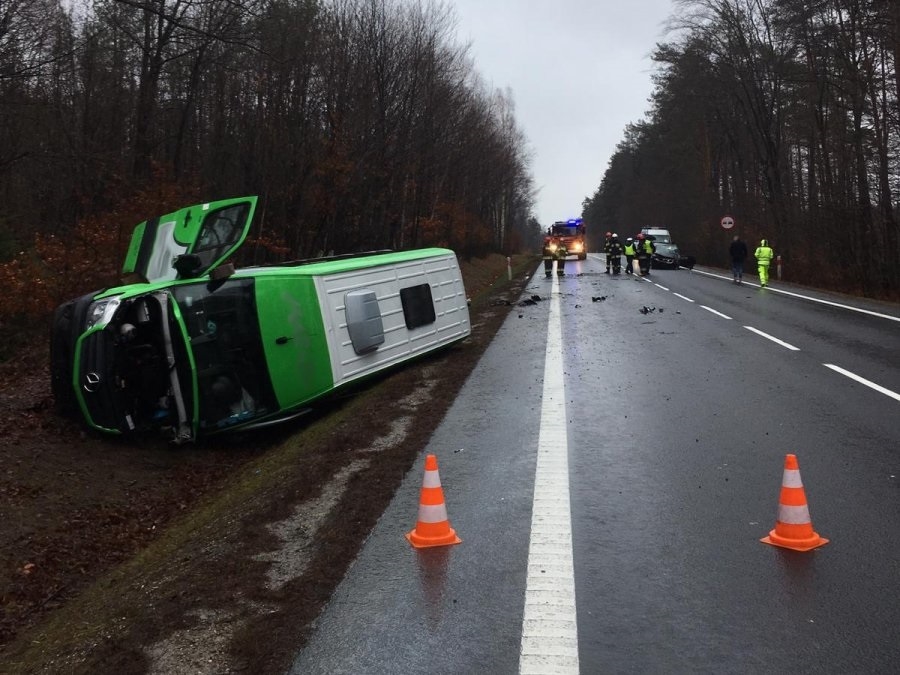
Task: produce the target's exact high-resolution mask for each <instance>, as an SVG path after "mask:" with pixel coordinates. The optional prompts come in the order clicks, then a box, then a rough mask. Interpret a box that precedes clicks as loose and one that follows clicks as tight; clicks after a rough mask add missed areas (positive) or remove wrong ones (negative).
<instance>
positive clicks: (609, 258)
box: [603, 232, 612, 274]
mask: <svg viewBox="0 0 900 675" xmlns="http://www.w3.org/2000/svg"><path fill="white" fill-rule="evenodd" d="M611 242H612V232H607V233H606V241H605V242H603V252H604V253H606V272H605V274H609V266H610V264H611V263H612V253H611V252H610V248H609V247H610V244H611Z"/></svg>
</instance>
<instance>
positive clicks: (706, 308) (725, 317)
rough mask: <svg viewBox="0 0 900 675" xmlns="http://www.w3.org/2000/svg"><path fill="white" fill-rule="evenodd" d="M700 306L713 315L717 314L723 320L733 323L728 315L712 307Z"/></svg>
mask: <svg viewBox="0 0 900 675" xmlns="http://www.w3.org/2000/svg"><path fill="white" fill-rule="evenodd" d="M700 306H701V307H702V308H703V309H705V310H706V311H707V312H712V313H713V314H717V315H718V316H721V317H722V318H723V319H728V320H729V321H731V317H730V316H728V315H727V314H722V312H718V311H716V310H714V309H713V308H712V307H707V306H706V305H700Z"/></svg>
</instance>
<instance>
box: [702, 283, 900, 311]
mask: <svg viewBox="0 0 900 675" xmlns="http://www.w3.org/2000/svg"><path fill="white" fill-rule="evenodd" d="M691 271H692V272H694V271H695V272H697V274H702V275H703V276H707V277H713V278H714V279H725V280H728V281H731V279H730V278H729V277H725V276H722V275H721V274H713V273H712V272H704V271H703V270H691ZM743 285H744V286H754V287H756V288H758V287H759V284H754V283H752V282H748V281H745V282H744V284H743ZM766 289H767V290H768V291H769V292H770V293H781V294H782V295H789V296H791V297H792V298H800V299H801V300H809V301H810V302H818V303H819V304H821V305H830V306H831V307H838V308H840V309H846V310H849V311H851V312H859V313H860V314H868V315H869V316H876V317H878V318H879V319H887V320H888V321H897V322H898V323H900V316H894V315H893V314H884V313H882V312H875V311H872V310H871V309H863V308H861V307H854V306H853V305H844V304H841V303H840V302H832V301H831V300H822V299H820V298H813V297H811V296H809V295H803V294H802V293H794V292H792V291H786V290H784V289H782V288H777V287H775V286H772V285H769V286H766Z"/></svg>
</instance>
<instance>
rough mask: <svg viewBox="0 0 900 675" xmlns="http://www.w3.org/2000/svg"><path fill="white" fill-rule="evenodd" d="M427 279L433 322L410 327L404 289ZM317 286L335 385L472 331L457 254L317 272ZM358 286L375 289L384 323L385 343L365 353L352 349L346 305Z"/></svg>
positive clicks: (423, 282)
mask: <svg viewBox="0 0 900 675" xmlns="http://www.w3.org/2000/svg"><path fill="white" fill-rule="evenodd" d="M426 283H427V284H428V285H429V286H430V287H431V295H432V299H433V301H434V313H435V321H434V322H433V323H430V324H427V325H424V326H419V327H416V328H413V329H409V328H407V327H406V319H405V316H404V312H403V305H402V302H401V298H400V290H401V289H403V288H407V287H410V286H417V285H420V284H426ZM315 285H316V293H317V295H318V299H319V307H320V308H321V310H322V322H323V324H324V326H325V333H326V339H327V342H328V353H329V355H330V358H331V372H332V374H333V378H334V386H335V387H338V386H340V385H342V384H346V383H348V382H351V381H353V380H356V379H358V378H360V377H365V376H367V375H371V374H373V373H375V372H377V371H379V370H383V369H385V368H388V367H390V366H394V365H396V364H398V363H402V362H403V361H405V360H407V359H410V358H413V357H415V356H419V355H421V354H424V353H427V352H429V351H432V350H434V349H437V348H439V347H442V346H445V345H447V344H450V343H452V342H455V341H457V340H460V339H462V338H464V337H466V336H468V335H469V334H470V332H471V326H470V323H469V308H468V303H467V300H466V294H465V289H464V287H463V282H462V276H461V275H460V271H459V265H458V264H457V262H456V256H454V255H439V256H435V257H432V258H425V259H422V260H413V261H408V262H402V263H391V264H388V265H383V266H380V267H370V268H367V269H361V270H353V271H350V272H342V273H339V274H331V275H327V276H318V277H316V280H315ZM360 290H371V291H373V292H374V293H375V295H376V297H377V300H378V306H379V308H380V312H381V320H382V323H383V326H384V342H383V343H382V344H381V345H379V346H378V348H377V349H374V350H372V351H370V352H367V353H365V354H357V353H356V351H355V350H354V348H353V343H352V342H351V339H350V333H349V331H348V329H347V321H346V314H345V308H344V297H345V295H346V294H347V293H348V292H350V291H360Z"/></svg>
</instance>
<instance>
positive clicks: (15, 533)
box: [0, 256, 537, 674]
mask: <svg viewBox="0 0 900 675" xmlns="http://www.w3.org/2000/svg"><path fill="white" fill-rule="evenodd" d="M513 265H514V270H515V273H514V275H513V281H512V282H511V283H508V282H507V266H506V259H505V258H503V257H502V256H491V257H489V258H486V259H482V260H475V261H472V262H465V261H462V262H461V267H462V268H463V276H464V278H465V283H466V289H467V292H468V294H469V296H470V297H471V298H472V306H471V321H472V326H473V332H472V336H471V337H470V338H469V339H467V340H466V341H464V342H463V343H460V344H459V345H456V346H454V347H452V348H450V349H449V350H447V351H445V352H443V353H441V354H438V355H436V356H433V357H429V358H426V359H424V360H421V361H417V362H415V363H413V364H410V365H409V366H407V367H404V368H403V369H401V370H398V371H396V372H394V373H392V374H389V375H387V376H385V377H383V378H381V379H380V380H378V381H377V382H374V383H372V384H371V385H369V386H367V387H366V388H365V389H363V390H360V391H357V392H353V393H352V394H350V395H347V396H344V397H343V398H341V399H339V400H336V401H334V402H332V403H330V404H329V405H328V406H323V407H322V408H321V409H319V410H316V411H315V412H314V413H312V414H311V415H310V416H308V417H307V418H305V419H304V420H302V421H299V422H295V423H289V424H288V425H284V426H281V427H276V428H273V429H271V430H267V431H264V432H254V433H250V432H248V433H245V434H242V435H236V436H231V437H226V436H222V437H218V438H216V439H215V440H211V441H209V442H206V443H203V444H199V445H196V446H193V447H189V448H184V447H182V448H172V447H169V446H168V445H166V444H165V443H163V442H161V441H158V440H156V439H147V438H145V439H138V440H134V439H129V440H127V441H126V440H121V439H115V438H109V437H100V436H97V435H94V434H90V433H86V432H85V431H84V430H83V429H82V428H81V427H80V426H79V425H78V424H77V423H75V422H72V421H69V420H66V419H63V418H60V417H58V416H57V415H56V413H55V412H54V410H53V400H52V396H51V394H50V387H49V376H48V369H47V347H46V345H45V344H41V342H42V341H41V340H40V336H37V337H36V340H35V343H34V344H32V345H31V346H28V347H25V348H23V349H21V350H19V351H18V353H17V355H16V358H14V359H11V360H8V361H6V362H4V363H2V364H0V438H2V441H0V456H2V460H3V461H2V470H0V607H2V614H0V672H17V673H44V672H52V673H57V672H66V673H92V674H93V673H122V674H125V673H167V674H168V673H186V672H190V673H232V672H253V673H280V672H284V671H286V670H287V669H288V668H289V667H290V664H291V661H292V657H293V655H294V654H295V653H296V651H297V650H298V649H299V648H300V647H301V646H302V644H303V642H304V641H305V639H306V638H307V636H308V633H309V630H310V625H311V623H312V621H313V620H314V619H315V617H316V616H317V615H318V613H319V612H320V610H321V609H322V607H323V605H324V603H325V602H326V601H327V600H328V598H329V596H330V594H331V591H332V590H333V589H334V587H335V586H336V585H337V583H338V582H339V581H340V580H341V578H342V577H343V574H344V571H345V570H346V568H347V566H348V565H349V564H350V562H351V561H352V560H353V558H354V557H355V555H356V553H357V551H358V549H359V547H360V546H361V544H362V542H363V540H364V538H365V537H366V535H367V534H368V532H369V531H370V530H371V528H372V527H373V526H374V524H375V522H376V520H377V519H378V517H379V515H380V514H381V512H382V511H383V510H384V508H385V507H386V506H387V504H388V502H389V501H390V499H391V497H392V495H393V494H394V492H395V490H396V489H397V487H398V486H399V484H400V482H401V480H402V479H403V477H404V475H405V474H406V473H407V471H408V470H409V469H410V467H411V466H412V464H413V462H414V461H415V459H416V457H417V455H418V454H419V452H420V451H421V450H422V449H423V448H424V447H425V445H426V444H427V442H428V439H429V437H430V435H431V432H432V430H433V429H435V428H436V427H437V425H438V424H439V423H440V421H441V419H442V418H443V416H444V413H445V412H446V410H447V409H448V408H449V406H450V404H451V403H452V401H453V398H454V397H455V395H456V393H457V392H458V391H459V389H460V387H461V386H462V384H463V383H464V382H465V380H466V378H467V377H468V374H469V372H470V371H471V370H472V369H473V368H474V366H475V364H476V363H477V361H478V359H479V358H480V356H481V354H482V353H483V351H484V349H485V348H486V347H487V345H488V344H489V343H490V340H491V339H492V337H493V335H494V334H495V332H496V331H497V329H498V328H499V327H500V325H501V324H502V322H503V321H504V319H505V318H506V315H507V313H508V310H509V307H510V306H512V305H514V301H515V300H516V299H517V298H518V296H519V294H520V293H521V291H522V289H524V287H525V285H526V284H527V281H528V274H529V273H530V272H531V271H533V269H534V268H535V267H536V265H537V263H536V260H535V259H534V258H530V257H521V258H515V259H514V261H513ZM411 518H413V519H414V514H413V515H412V516H411Z"/></svg>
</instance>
